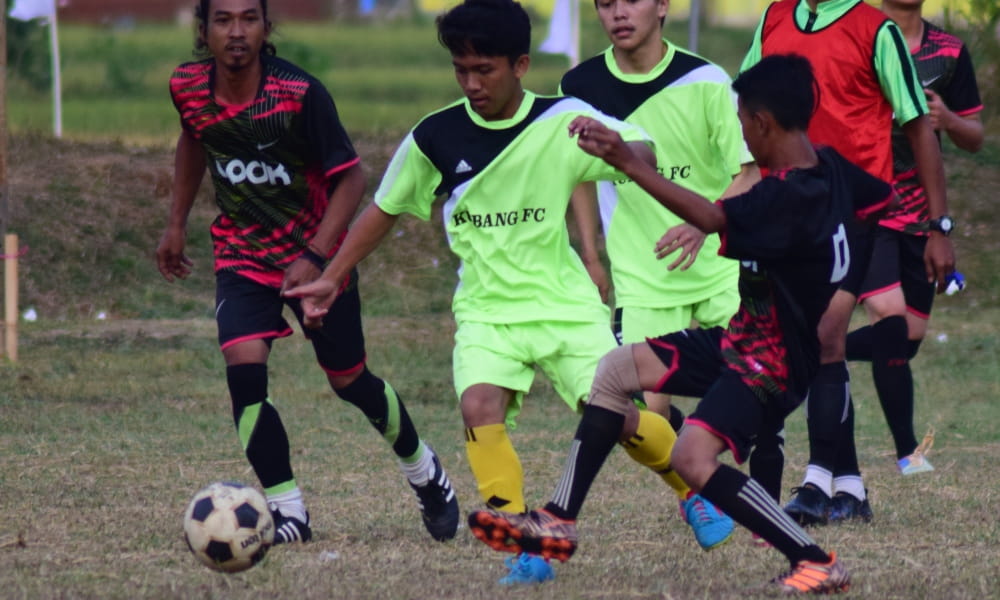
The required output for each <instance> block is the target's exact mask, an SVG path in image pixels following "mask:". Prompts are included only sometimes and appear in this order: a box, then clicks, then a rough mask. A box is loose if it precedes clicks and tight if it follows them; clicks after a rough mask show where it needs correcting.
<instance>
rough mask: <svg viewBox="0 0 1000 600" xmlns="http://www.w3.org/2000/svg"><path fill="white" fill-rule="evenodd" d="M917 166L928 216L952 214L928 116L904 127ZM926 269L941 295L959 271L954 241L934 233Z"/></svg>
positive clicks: (925, 254)
mask: <svg viewBox="0 0 1000 600" xmlns="http://www.w3.org/2000/svg"><path fill="white" fill-rule="evenodd" d="M903 132H904V133H905V134H906V137H907V139H908V140H909V142H910V147H911V148H912V149H913V156H914V158H915V159H916V163H917V176H918V177H919V178H920V184H921V185H922V186H923V188H924V192H925V197H926V198H927V212H928V213H929V216H930V218H932V219H936V218H938V217H940V216H942V215H946V214H948V199H947V196H946V194H945V180H944V166H943V164H942V162H941V150H940V147H939V146H938V142H937V137H936V136H935V135H934V130H933V129H932V128H931V124H930V118H929V117H928V116H927V115H924V116H921V117H918V118H916V119H912V120H910V121H908V122H907V123H905V124H904V125H903ZM924 267H925V269H926V272H927V280H928V281H933V282H936V283H937V291H938V293H941V292H943V291H944V289H945V287H946V285H947V281H946V277H947V276H948V275H949V274H951V272H952V271H954V270H955V250H954V248H953V247H952V244H951V240H950V239H948V238H947V237H945V236H944V235H943V234H941V233H938V232H936V231H935V232H931V234H930V238H929V239H928V241H927V247H926V248H925V250H924Z"/></svg>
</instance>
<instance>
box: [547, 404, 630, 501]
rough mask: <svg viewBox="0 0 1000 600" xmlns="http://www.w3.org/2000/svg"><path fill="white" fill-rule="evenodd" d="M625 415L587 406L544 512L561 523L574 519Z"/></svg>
mask: <svg viewBox="0 0 1000 600" xmlns="http://www.w3.org/2000/svg"><path fill="white" fill-rule="evenodd" d="M624 424H625V415H622V414H620V413H616V412H614V411H611V410H608V409H606V408H601V407H600V406H594V405H593V404H588V405H586V406H585V407H584V408H583V417H582V418H581V419H580V424H579V425H578V426H577V428H576V435H574V436H573V445H572V446H570V451H569V456H567V457H566V465H565V466H564V467H563V472H562V476H561V477H560V478H559V485H557V486H556V491H555V493H554V494H553V495H552V500H551V501H550V502H549V503H548V504H546V505H545V510H547V511H549V512H550V513H552V514H554V515H555V516H557V517H559V518H560V519H576V517H577V515H579V514H580V509H581V508H582V507H583V501H584V500H585V499H586V498H587V492H589V491H590V486H591V485H592V484H593V483H594V479H595V478H596V477H597V473H598V472H599V471H600V470H601V467H602V466H603V465H604V461H605V459H607V458H608V455H609V454H611V450H612V449H613V448H614V447H615V444H617V443H618V438H619V437H620V436H621V433H622V426H623V425H624Z"/></svg>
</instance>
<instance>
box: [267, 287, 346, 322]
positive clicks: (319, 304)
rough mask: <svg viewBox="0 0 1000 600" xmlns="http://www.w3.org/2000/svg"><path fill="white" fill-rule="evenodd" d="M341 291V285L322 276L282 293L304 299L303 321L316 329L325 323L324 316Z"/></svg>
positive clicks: (289, 296)
mask: <svg viewBox="0 0 1000 600" xmlns="http://www.w3.org/2000/svg"><path fill="white" fill-rule="evenodd" d="M339 291H340V286H338V285H336V284H334V283H331V282H330V281H327V280H326V279H322V278H321V279H317V280H316V281H312V282H310V283H305V284H302V285H297V286H295V287H293V288H291V289H287V290H285V291H283V292H282V293H281V294H282V295H283V296H285V297H288V298H301V299H302V313H303V323H304V324H305V326H306V327H309V328H312V329H315V328H318V327H321V326H322V325H323V316H324V315H326V313H328V312H330V305H331V304H333V301H334V300H336V299H337V295H338V292H339Z"/></svg>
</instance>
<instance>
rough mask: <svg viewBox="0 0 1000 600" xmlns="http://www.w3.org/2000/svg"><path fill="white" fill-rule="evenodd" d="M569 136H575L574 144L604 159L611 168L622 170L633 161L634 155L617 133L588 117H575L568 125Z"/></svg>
mask: <svg viewBox="0 0 1000 600" xmlns="http://www.w3.org/2000/svg"><path fill="white" fill-rule="evenodd" d="M569 135H570V137H573V136H574V135H575V136H577V140H576V143H577V145H578V146H580V148H581V149H582V150H583V151H584V152H586V153H587V154H592V155H593V156H596V157H597V158H601V159H604V161H605V162H607V163H608V164H609V165H611V166H612V167H615V168H616V169H618V170H620V171H621V170H624V166H625V165H626V164H627V163H628V162H629V161H630V160H634V159H635V154H634V153H633V152H632V149H631V148H629V147H628V144H626V143H625V141H624V140H623V139H622V136H621V135H619V134H618V132H617V131H613V130H611V129H608V128H607V127H606V126H605V125H604V124H603V123H601V122H600V121H598V120H596V119H592V118H590V117H577V118H575V119H573V121H572V122H571V123H570V124H569Z"/></svg>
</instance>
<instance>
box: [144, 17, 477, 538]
mask: <svg viewBox="0 0 1000 600" xmlns="http://www.w3.org/2000/svg"><path fill="white" fill-rule="evenodd" d="M195 12H196V16H197V19H198V40H197V46H198V49H199V50H202V51H203V53H204V54H206V55H207V57H206V58H205V59H204V60H201V61H197V62H191V63H185V64H183V65H181V66H179V67H178V68H177V69H176V70H175V71H174V74H173V76H172V77H171V80H170V92H171V96H172V98H173V101H174V105H175V106H176V108H177V110H178V112H179V113H180V117H181V127H182V132H181V135H180V138H179V139H178V142H177V151H176V156H175V165H174V191H173V198H172V201H171V207H170V216H169V221H168V224H167V227H166V230H165V231H164V233H163V237H162V238H161V240H160V243H159V246H158V248H157V250H156V259H157V266H158V267H159V269H160V272H161V273H162V274H163V276H164V277H165V278H166V279H167V280H168V281H173V280H174V279H175V278H181V279H183V278H185V277H186V276H187V275H188V274H189V273H190V270H191V267H192V264H191V261H190V260H189V259H188V258H187V256H185V254H184V246H185V242H186V237H187V219H188V215H189V214H190V211H191V206H192V204H193V202H194V199H195V194H196V192H197V190H198V187H199V185H200V184H201V181H202V178H203V177H204V175H205V170H206V166H207V169H208V172H209V173H210V174H211V176H212V181H213V183H214V186H215V198H216V203H217V204H218V206H219V209H220V214H219V216H218V217H217V218H216V219H215V222H214V223H213V224H212V227H211V232H212V241H213V246H214V254H215V274H216V308H215V316H216V321H217V324H218V334H219V345H220V346H221V349H222V354H223V357H224V358H225V361H226V380H227V382H228V385H229V392H230V395H231V397H232V408H233V418H234V420H235V422H236V428H237V431H238V433H239V437H240V441H241V443H242V445H243V449H244V451H245V453H246V456H247V459H248V460H249V461H250V464H251V465H252V466H253V469H254V471H255V472H256V474H257V477H258V478H259V479H260V483H261V485H262V486H263V488H264V492H265V495H266V497H267V500H268V504H269V506H270V508H271V511H272V513H273V514H274V517H275V526H276V532H275V543H276V544H281V543H288V542H295V541H302V542H305V541H308V540H309V539H310V538H311V537H312V531H311V528H310V524H309V513H308V512H307V511H306V508H305V503H304V501H303V498H302V492H301V490H300V489H299V487H298V484H297V483H296V480H295V477H294V475H293V473H292V467H291V461H290V452H289V443H288V436H287V434H286V432H285V427H284V425H283V424H282V421H281V418H280V417H279V415H278V411H277V409H276V407H275V404H274V403H273V402H272V401H271V399H270V397H269V396H268V373H267V360H268V356H269V354H270V351H271V344H272V343H273V341H274V340H275V339H276V338H281V337H285V336H289V335H291V334H292V329H291V327H289V325H288V323H287V322H286V321H285V319H284V318H283V317H282V316H281V313H282V309H283V308H284V306H286V305H287V306H288V307H289V308H290V309H291V310H292V311H293V312H294V313H295V316H296V317H297V319H298V320H299V322H300V324H301V323H302V319H303V315H302V309H301V306H300V302H299V301H298V300H292V299H285V298H282V296H281V292H282V290H285V289H288V288H290V287H293V286H295V285H298V284H302V283H307V282H310V281H312V280H314V279H316V277H318V276H319V274H320V273H321V272H322V270H323V267H324V266H325V265H326V263H327V261H328V259H329V258H330V257H331V256H333V255H334V254H335V253H336V251H337V248H338V247H339V244H340V241H341V240H342V239H343V237H344V235H345V234H346V231H347V226H348V223H349V222H350V220H351V218H352V217H353V216H354V213H355V211H356V210H357V207H358V204H359V203H360V201H361V197H362V194H363V192H364V186H365V178H364V175H363V173H362V170H361V166H360V159H359V158H358V155H357V153H356V152H355V151H354V147H353V146H352V144H351V141H350V139H349V138H348V137H347V134H346V133H345V131H344V128H343V126H342V125H341V123H340V119H339V117H338V115H337V110H336V107H335V106H334V103H333V99H332V98H331V97H330V94H329V93H328V92H327V90H326V89H325V88H324V87H323V85H322V84H321V83H320V82H319V81H318V80H316V79H315V78H313V77H312V76H310V75H309V74H308V73H306V72H304V71H302V70H301V69H299V68H298V67H296V66H295V65H293V64H291V63H289V62H286V61H284V60H281V59H279V58H278V57H276V56H275V49H274V46H273V45H271V44H270V42H269V41H268V34H269V33H270V31H271V23H270V21H269V20H268V17H267V1H266V0H200V2H199V3H198V5H197V7H196V11H195ZM341 287H342V289H343V293H342V294H341V295H340V297H339V298H338V300H337V302H336V303H335V304H334V306H333V307H332V309H331V311H330V313H329V314H328V315H327V316H326V318H325V319H324V320H323V324H322V325H321V326H320V327H319V328H316V329H310V330H307V331H305V335H306V336H307V337H308V338H309V340H310V341H311V342H312V344H313V348H314V350H315V353H316V359H317V362H318V363H319V366H320V367H321V368H322V369H323V370H324V372H325V373H326V375H327V379H328V381H329V383H330V386H331V387H332V388H333V390H334V391H335V392H336V394H337V395H338V396H340V397H341V398H342V399H344V400H346V401H347V402H349V403H351V404H353V405H355V406H357V407H358V408H359V409H360V410H361V411H362V412H363V413H364V414H365V416H366V417H367V418H368V420H369V421H370V422H371V424H372V425H373V426H374V427H375V429H376V430H378V432H379V433H380V434H382V436H383V437H384V438H385V440H386V442H388V443H389V444H390V445H391V446H392V449H393V452H395V454H396V455H397V457H398V458H399V461H400V466H401V468H402V470H403V473H404V474H405V475H406V478H407V480H408V481H409V483H410V485H411V486H412V487H413V489H414V491H415V492H416V494H417V496H418V501H419V503H420V508H421V512H422V516H423V521H424V524H425V526H426V527H427V529H428V531H429V532H430V533H431V535H432V536H433V537H434V538H435V539H438V540H446V539H451V538H452V537H454V535H455V532H456V530H457V527H458V501H457V500H456V498H455V492H454V490H453V489H452V487H451V483H450V482H449V480H448V477H447V475H446V474H445V472H444V469H443V468H442V467H441V463H440V461H439V460H438V458H437V456H436V455H435V454H434V452H433V451H432V450H431V449H430V448H429V447H428V446H427V445H426V444H424V442H423V441H422V440H421V439H420V436H419V435H418V434H417V431H416V429H415V428H414V426H413V422H412V421H411V420H410V417H409V415H408V414H407V411H406V408H405V407H404V406H403V403H402V401H401V400H400V399H399V397H398V396H397V394H396V392H395V391H394V390H393V389H392V387H391V386H390V385H389V384H388V383H387V382H385V381H384V380H382V379H380V378H378V377H376V376H375V375H373V374H372V373H371V372H370V371H369V370H368V368H367V366H366V361H365V345H364V335H363V333H362V327H361V301H360V297H359V295H358V288H357V273H356V272H353V271H352V272H351V273H350V274H349V275H348V276H347V277H345V278H344V280H343V281H342V282H341Z"/></svg>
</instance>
